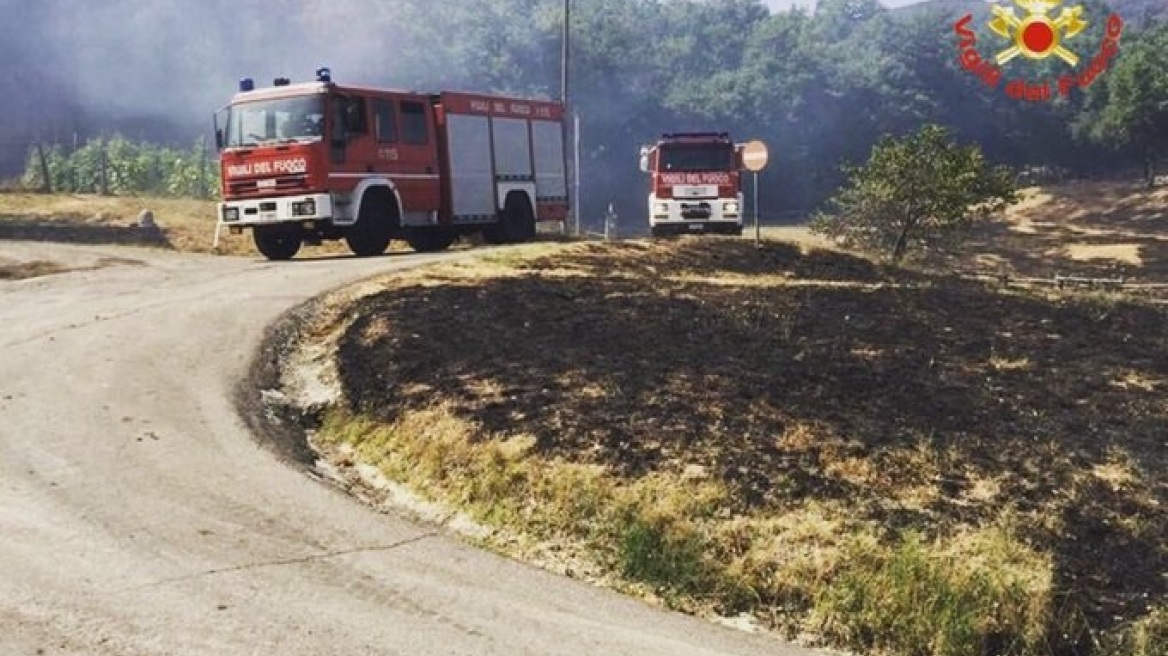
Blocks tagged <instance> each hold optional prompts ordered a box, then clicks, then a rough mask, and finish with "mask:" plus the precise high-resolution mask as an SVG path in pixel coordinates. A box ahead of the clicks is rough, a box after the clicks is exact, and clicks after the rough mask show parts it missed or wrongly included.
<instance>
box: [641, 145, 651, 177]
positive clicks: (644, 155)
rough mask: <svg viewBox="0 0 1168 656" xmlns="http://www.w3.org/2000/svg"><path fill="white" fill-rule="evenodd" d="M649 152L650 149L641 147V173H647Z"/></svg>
mask: <svg viewBox="0 0 1168 656" xmlns="http://www.w3.org/2000/svg"><path fill="white" fill-rule="evenodd" d="M649 152H650V148H649V147H648V146H641V172H642V173H648V172H649Z"/></svg>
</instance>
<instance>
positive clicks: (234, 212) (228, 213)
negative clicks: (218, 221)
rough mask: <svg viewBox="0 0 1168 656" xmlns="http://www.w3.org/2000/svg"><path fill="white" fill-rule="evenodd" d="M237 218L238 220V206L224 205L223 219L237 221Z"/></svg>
mask: <svg viewBox="0 0 1168 656" xmlns="http://www.w3.org/2000/svg"><path fill="white" fill-rule="evenodd" d="M238 220H239V208H238V207H224V208H223V221H224V222H228V221H238Z"/></svg>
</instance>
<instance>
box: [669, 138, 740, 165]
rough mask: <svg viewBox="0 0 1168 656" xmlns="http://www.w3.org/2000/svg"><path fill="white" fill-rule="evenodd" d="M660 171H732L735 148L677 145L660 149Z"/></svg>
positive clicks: (720, 145)
mask: <svg viewBox="0 0 1168 656" xmlns="http://www.w3.org/2000/svg"><path fill="white" fill-rule="evenodd" d="M660 152H661V154H660V160H659V161H658V163H657V170H659V171H731V170H733V169H734V148H733V146H731V145H729V144H714V145H688V144H687V145H684V146H683V145H677V144H669V145H662V146H661V147H660Z"/></svg>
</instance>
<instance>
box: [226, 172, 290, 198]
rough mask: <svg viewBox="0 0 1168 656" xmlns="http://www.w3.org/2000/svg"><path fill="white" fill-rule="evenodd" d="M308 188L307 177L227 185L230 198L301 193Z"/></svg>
mask: <svg viewBox="0 0 1168 656" xmlns="http://www.w3.org/2000/svg"><path fill="white" fill-rule="evenodd" d="M307 187H308V176H307V175H285V176H282V177H278V178H260V179H258V180H239V181H236V182H231V183H229V184H228V191H230V192H231V195H232V196H260V195H267V194H271V193H273V192H275V193H283V192H290V191H302V190H304V189H306V188H307Z"/></svg>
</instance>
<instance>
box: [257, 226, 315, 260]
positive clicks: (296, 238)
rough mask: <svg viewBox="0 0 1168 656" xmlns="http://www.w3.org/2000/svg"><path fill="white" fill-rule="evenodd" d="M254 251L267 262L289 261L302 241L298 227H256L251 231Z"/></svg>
mask: <svg viewBox="0 0 1168 656" xmlns="http://www.w3.org/2000/svg"><path fill="white" fill-rule="evenodd" d="M251 233H252V238H253V239H254V241H255V245H256V249H258V250H259V252H260V253H262V254H263V256H264V257H266V258H268V259H269V260H290V259H292V258H293V257H294V256H295V255H296V253H298V252H300V244H301V243H302V242H303V241H304V238H303V236H301V234H300V228H299V226H292V227H288V226H281V225H273V226H256V227H255V228H254V229H252V231H251Z"/></svg>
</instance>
